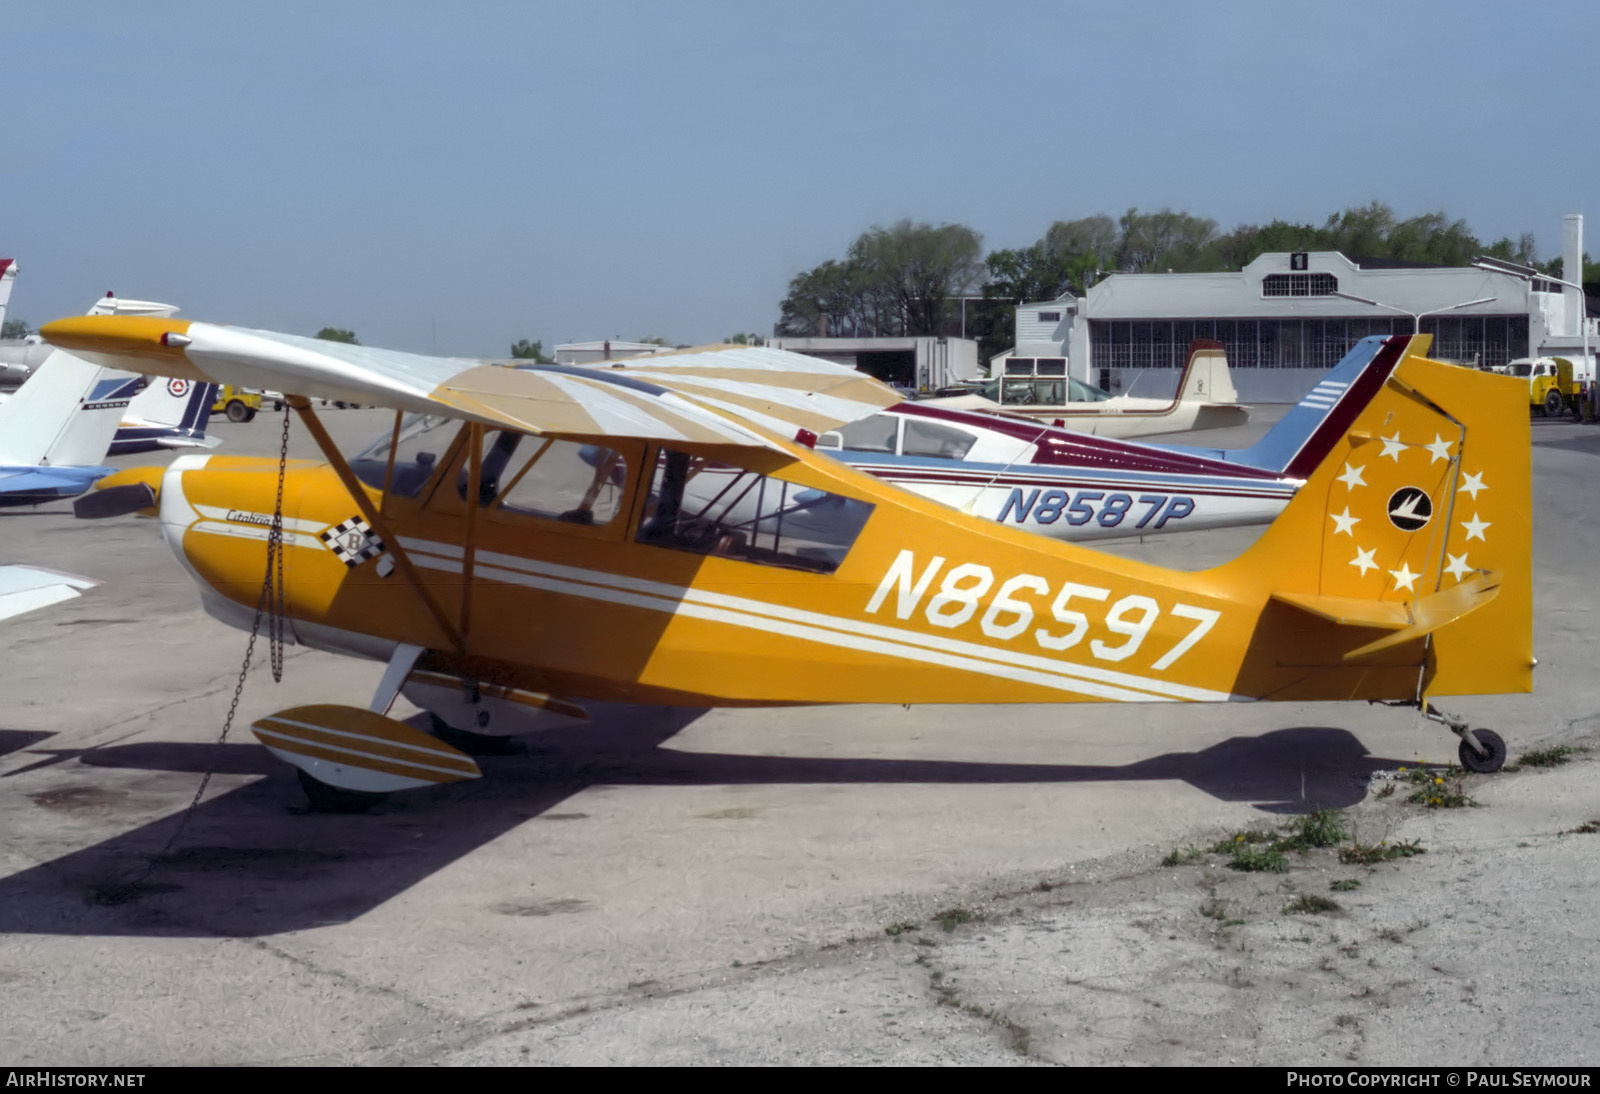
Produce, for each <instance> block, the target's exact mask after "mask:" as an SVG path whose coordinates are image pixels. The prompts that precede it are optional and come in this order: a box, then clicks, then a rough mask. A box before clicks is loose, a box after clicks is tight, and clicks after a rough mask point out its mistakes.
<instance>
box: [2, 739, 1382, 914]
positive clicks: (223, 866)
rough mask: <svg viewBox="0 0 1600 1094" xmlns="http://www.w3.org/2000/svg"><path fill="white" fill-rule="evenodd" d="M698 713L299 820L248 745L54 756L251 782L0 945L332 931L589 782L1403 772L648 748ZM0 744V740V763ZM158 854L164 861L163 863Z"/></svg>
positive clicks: (1288, 795) (1279, 785)
mask: <svg viewBox="0 0 1600 1094" xmlns="http://www.w3.org/2000/svg"><path fill="white" fill-rule="evenodd" d="M702 713H703V712H702V711H698V710H692V711H686V710H672V709H668V708H631V709H630V708H617V712H613V713H611V714H609V715H608V714H606V713H603V712H599V711H597V712H596V714H597V718H596V721H595V723H593V724H592V725H591V726H589V727H587V728H583V729H574V730H567V731H562V732H558V733H549V734H543V735H540V736H538V737H535V738H533V739H532V744H531V747H530V748H529V750H528V751H527V752H526V753H522V754H514V755H509V756H494V757H486V758H483V759H482V761H481V763H482V766H483V768H484V771H485V775H486V777H485V778H484V779H482V780H474V781H471V782H465V783H457V784H453V785H451V786H445V787H438V788H435V789H432V790H427V791H416V792H411V793H408V794H402V795H396V796H395V797H394V798H392V799H391V800H390V801H388V802H386V803H385V804H383V805H381V806H379V807H378V808H377V809H376V810H374V811H373V812H372V813H369V814H364V815H344V816H341V815H329V814H317V813H307V812H304V811H303V806H302V803H303V801H304V798H303V796H302V795H301V793H300V790H299V788H298V786H297V785H296V784H295V778H294V775H293V772H292V771H291V770H290V769H289V768H288V767H286V766H285V765H283V764H281V763H279V762H277V761H276V760H274V759H273V758H272V757H271V756H270V755H269V754H268V753H267V751H266V750H265V749H263V748H261V747H260V746H258V745H255V744H163V743H143V744H128V745H117V746H111V747H107V748H102V749H95V750H92V751H89V752H83V753H68V752H61V753H56V754H55V755H56V757H57V758H58V760H60V759H70V758H74V757H75V758H76V759H77V760H78V761H79V762H80V763H82V764H84V765H86V766H90V767H122V768H131V769H136V770H150V771H176V772H192V773H195V774H203V773H205V772H207V771H210V772H215V773H219V774H223V773H226V774H231V775H234V776H238V775H251V774H261V775H264V776H266V777H265V778H262V779H259V780H257V781H255V782H252V783H250V784H248V785H246V786H243V787H239V788H237V789H234V790H231V791H228V792H226V793H222V794H218V795H217V796H215V797H213V798H209V799H208V800H206V801H205V802H204V803H202V804H201V805H200V806H198V807H197V808H196V809H195V811H194V813H193V814H192V815H191V816H190V817H189V819H188V821H187V822H186V823H185V821H184V819H183V817H184V814H182V813H178V814H173V815H171V816H168V817H164V818H162V819H161V820H158V821H154V822H152V823H149V824H146V825H144V826H142V827H139V828H136V829H133V830H131V831H128V832H125V833H123V834H121V835H118V836H114V837H112V838H110V839H108V840H105V841H104V842H102V843H99V844H96V845H94V846H91V847H88V848H85V849H83V850H80V851H76V852H73V853H72V854H69V855H66V856H63V857H62V858H59V859H56V860H54V861H51V862H48V863H45V864H42V865H40V866H37V867H33V868H31V869H27V870H24V871H21V872H19V873H17V874H13V875H11V876H10V877H7V878H4V879H0V933H29V934H56V935H59V934H65V935H136V936H171V937H203V936H224V937H249V936H259V935H269V934H276V933H281V932H284V931H296V930H305V929H308V928H313V927H322V926H330V925H334V924H340V923H346V922H349V921H351V920H353V919H355V918H357V917H359V916H361V915H363V914H365V913H366V912H368V911H370V910H372V909H373V908H375V907H377V906H378V905H380V904H382V903H384V902H385V901H388V900H390V899H391V898H393V897H395V896H397V895H398V894H400V893H402V892H404V891H405V890H406V889H408V888H410V887H411V886H413V885H415V884H417V883H419V882H420V881H422V880H423V879H425V878H427V877H428V876H430V875H431V874H433V873H435V872H436V871H438V870H440V869H443V868H444V867H446V866H448V865H449V864H450V863H452V862H455V861H456V860H458V859H460V858H463V857H465V856H466V855H469V854H471V853H472V852H473V851H474V850H476V849H477V848H479V847H481V846H483V845H484V844H486V843H488V842H490V841H491V840H494V839H496V838H498V837H499V836H501V835H503V834H505V833H506V832H508V831H510V830H511V829H513V828H515V827H517V826H518V825H520V824H522V823H524V822H526V821H530V820H533V819H535V818H538V817H540V816H543V815H546V814H552V813H554V811H555V809H556V807H557V806H559V805H560V804H561V803H562V802H564V801H566V800H568V799H569V798H571V797H573V796H574V795H576V794H579V793H581V792H582V791H584V790H586V789H589V788H590V787H594V786H600V785H604V786H702V785H706V786H711V785H763V784H803V783H816V784H856V785H862V786H870V785H872V784H890V783H900V784H905V783H926V784H930V785H989V784H1024V783H1028V784H1050V783H1059V784H1072V783H1095V782H1127V781H1156V780H1177V781H1182V782H1187V783H1189V784H1190V785H1191V786H1194V787H1197V788H1198V789H1200V790H1202V791H1204V792H1205V793H1207V794H1210V795H1212V796H1214V797H1216V798H1219V799H1221V800H1224V801H1239V802H1251V803H1254V804H1255V805H1256V806H1257V807H1258V808H1260V809H1262V810H1265V811H1267V812H1273V813H1299V812H1307V811H1309V810H1311V809H1315V808H1325V807H1341V806H1347V805H1351V804H1353V803H1355V802H1356V801H1359V800H1360V799H1361V797H1362V796H1363V795H1364V793H1365V788H1366V781H1367V778H1368V777H1369V776H1370V774H1371V773H1372V772H1373V771H1375V770H1378V769H1381V768H1386V767H1393V766H1396V765H1398V764H1399V763H1401V762H1404V761H1398V760H1385V759H1380V758H1376V757H1373V756H1370V755H1368V753H1367V751H1366V749H1365V748H1364V747H1363V746H1362V745H1361V743H1360V742H1359V741H1358V740H1357V739H1356V737H1355V736H1354V735H1353V734H1351V733H1350V732H1349V731H1347V730H1344V729H1336V728H1331V727H1298V728H1292V729H1281V730H1276V731H1273V732H1271V733H1267V734H1264V735H1262V736H1258V737H1247V738H1234V739H1230V740H1227V741H1223V742H1221V743H1220V744H1216V745H1213V746H1211V747H1210V748H1206V749H1203V750H1201V751H1199V752H1171V753H1166V754H1164V755H1160V756H1153V757H1150V758H1148V759H1144V760H1140V761H1138V762H1135V763H1130V764H1124V765H1108V766H1095V765H1084V764H1038V763H1017V764H1011V763H974V762H967V761H951V760H909V759H861V758H848V757H846V758H821V757H770V756H752V755H740V754H730V753H700V752H684V751H678V750H674V749H669V748H664V747H662V746H663V744H664V743H665V742H666V741H667V740H668V739H670V738H671V737H672V736H673V735H674V734H676V733H677V732H679V731H680V730H681V729H683V728H684V727H685V726H687V725H688V724H689V723H690V722H692V721H693V720H694V719H695V718H697V717H699V716H700V715H701V714H702ZM8 732H9V731H8ZM5 744H6V741H5V739H3V738H0V749H3V748H4V747H5ZM1063 744H1064V748H1065V747H1067V746H1068V742H1064V743H1063ZM13 747H15V745H14V744H13ZM24 747H25V746H24ZM30 766H33V767H36V766H38V765H30ZM14 773H15V772H14ZM54 793H55V794H56V797H57V799H58V800H61V801H71V800H73V798H72V795H71V794H70V793H63V792H62V791H60V790H58V791H56V792H54ZM41 796H42V795H41ZM37 800H38V799H37V798H36V801H37ZM551 819H561V818H560V816H559V815H556V816H552V817H551ZM180 826H182V829H181V831H180ZM175 834H176V835H177V837H178V838H177V839H176V840H174V839H173V837H174V835H175ZM169 842H172V844H173V846H172V849H171V850H170V851H166V852H164V853H163V849H164V848H166V847H167V845H168V843H169Z"/></svg>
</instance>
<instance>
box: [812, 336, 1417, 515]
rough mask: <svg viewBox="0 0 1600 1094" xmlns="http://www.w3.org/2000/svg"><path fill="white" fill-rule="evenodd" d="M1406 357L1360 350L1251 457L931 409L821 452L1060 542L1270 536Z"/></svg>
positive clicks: (1399, 342)
mask: <svg viewBox="0 0 1600 1094" xmlns="http://www.w3.org/2000/svg"><path fill="white" fill-rule="evenodd" d="M1406 343H1407V339H1405V338H1396V339H1388V338H1384V337H1381V336H1374V337H1371V338H1365V339H1362V340H1361V341H1360V342H1359V343H1357V344H1356V346H1355V347H1354V348H1353V349H1352V350H1351V351H1350V352H1349V353H1348V354H1346V355H1345V357H1344V359H1343V360H1342V361H1340V362H1339V364H1338V365H1336V366H1334V368H1333V369H1332V370H1331V371H1330V372H1329V373H1328V375H1327V376H1325V377H1324V378H1323V379H1322V380H1321V381H1320V382H1319V383H1318V384H1317V385H1316V387H1314V388H1313V389H1312V390H1311V392H1310V393H1309V394H1307V395H1306V396H1305V398H1303V399H1301V400H1300V402H1299V403H1298V404H1296V405H1295V406H1294V407H1293V408H1292V409H1290V411H1289V412H1288V413H1287V414H1285V415H1284V416H1283V418H1282V419H1281V420H1280V421H1278V423H1277V424H1276V425H1274V426H1273V427H1272V429H1271V430H1269V431H1268V432H1267V434H1266V435H1265V436H1263V437H1262V438H1261V440H1259V441H1257V442H1256V443H1255V444H1254V445H1252V446H1251V447H1249V448H1244V449H1238V450H1224V449H1214V448H1194V447H1188V446H1179V445H1156V444H1148V443H1139V442H1135V441H1124V440H1117V439H1114V438H1110V437H1102V436H1094V435H1091V434H1087V433H1080V432H1076V431H1073V430H1070V429H1064V428H1060V427H1056V426H1053V425H1048V424H1045V423H1040V422H1034V421H1028V420H1026V419H1021V418H1012V417H1008V416H1004V415H998V414H984V413H978V412H974V411H962V410H950V409H946V408H944V407H941V406H937V405H929V404H926V403H901V404H899V405H898V406H894V407H891V408H889V409H888V410H886V411H883V412H880V413H878V414H874V415H872V416H871V417H869V418H863V419H862V420H860V421H857V422H852V423H851V424H850V425H848V426H845V427H844V428H843V429H841V430H838V431H836V432H830V433H824V434H822V435H821V436H820V437H819V438H818V440H817V445H816V447H817V449H818V451H822V452H828V453H830V454H832V455H835V456H837V457H838V458H839V459H841V460H844V461H845V462H846V463H849V464H851V465H852V466H854V467H858V468H860V469H861V470H863V471H867V472H870V473H871V474H873V475H876V476H878V477H879V478H881V479H885V480H887V481H889V482H893V483H894V484H895V485H897V486H901V487H903V488H905V489H907V490H910V491H912V492H913V493H916V494H921V495H922V496H924V497H927V498H931V499H932V500H934V501H939V502H943V503H944V504H946V505H950V506H953V507H955V508H957V509H963V510H965V511H967V512H971V513H976V514H977V515H979V516H984V517H988V518H989V519H991V520H994V521H998V522H999V523H1001V524H1014V525H1018V526H1020V527H1023V528H1026V529H1028V530H1029V531H1032V532H1039V533H1041V534H1043V535H1048V536H1055V537H1057V538H1059V539H1070V540H1091V539H1112V538H1116V537H1121V536H1144V535H1151V534H1156V533H1161V532H1175V531H1191V530H1195V529H1202V528H1223V527H1232V526H1237V525H1247V524H1266V523H1269V522H1271V521H1272V520H1273V518H1275V517H1276V516H1277V515H1278V514H1279V513H1280V512H1282V511H1283V508H1284V506H1285V505H1287V504H1288V503H1289V499H1290V498H1292V497H1294V495H1295V491H1297V490H1298V489H1299V488H1300V486H1301V484H1302V483H1303V482H1304V481H1305V479H1306V477H1307V476H1308V475H1309V474H1310V473H1311V470H1312V469H1313V468H1315V467H1316V466H1317V465H1318V463H1320V462H1321V460H1322V459H1323V457H1324V456H1326V455H1327V453H1328V451H1329V450H1330V448H1331V447H1332V446H1333V445H1334V443H1336V442H1337V440H1338V439H1339V438H1340V437H1342V436H1343V435H1344V432H1345V430H1346V429H1348V428H1349V425H1350V423H1351V422H1352V421H1354V420H1355V417H1356V415H1357V414H1358V413H1359V412H1360V410H1361V408H1362V407H1363V406H1365V405H1366V404H1367V403H1368V402H1369V401H1370V400H1371V399H1372V397H1373V396H1374V395H1376V394H1377V392H1378V391H1379V389H1381V388H1382V387H1383V384H1384V382H1385V381H1386V380H1387V379H1388V378H1389V374H1390V373H1391V372H1393V371H1394V368H1395V366H1396V365H1397V364H1399V361H1400V357H1401V355H1402V354H1403V353H1404V352H1405V347H1406ZM1192 352H1194V351H1193V350H1191V353H1192Z"/></svg>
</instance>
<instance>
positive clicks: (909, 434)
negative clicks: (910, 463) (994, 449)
mask: <svg viewBox="0 0 1600 1094" xmlns="http://www.w3.org/2000/svg"><path fill="white" fill-rule="evenodd" d="M977 442H978V438H977V437H976V436H974V435H973V434H971V433H968V432H966V431H965V430H961V429H956V428H955V427H954V426H948V425H943V424H942V423H939V422H925V421H922V420H921V419H919V418H907V419H906V435H905V447H904V448H903V449H902V454H903V455H907V456H940V457H943V458H944V459H947V460H959V459H963V458H965V457H966V454H967V450H968V449H969V448H971V447H972V446H973V445H974V444H976V443H977Z"/></svg>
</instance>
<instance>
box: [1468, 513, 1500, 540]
mask: <svg viewBox="0 0 1600 1094" xmlns="http://www.w3.org/2000/svg"><path fill="white" fill-rule="evenodd" d="M1492 526H1493V522H1491V521H1487V520H1479V519H1478V514H1476V513H1474V514H1472V519H1471V520H1464V521H1462V522H1461V527H1463V528H1465V529H1466V530H1467V540H1468V541H1469V542H1470V541H1472V540H1475V539H1477V540H1483V542H1484V543H1488V542H1489V541H1488V540H1486V539H1483V530H1484V529H1485V528H1489V527H1492Z"/></svg>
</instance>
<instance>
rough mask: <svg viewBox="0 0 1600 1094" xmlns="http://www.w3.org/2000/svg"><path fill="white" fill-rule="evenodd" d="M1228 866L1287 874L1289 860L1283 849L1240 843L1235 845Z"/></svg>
mask: <svg viewBox="0 0 1600 1094" xmlns="http://www.w3.org/2000/svg"><path fill="white" fill-rule="evenodd" d="M1228 867H1229V868H1230V869H1233V870H1244V871H1247V872H1249V873H1269V874H1287V873H1288V872H1289V860H1288V859H1287V858H1285V857H1284V855H1283V852H1282V851H1275V850H1273V849H1272V848H1270V847H1264V848H1263V847H1256V846H1253V845H1252V844H1248V843H1240V844H1236V845H1235V846H1234V848H1233V855H1232V857H1231V858H1229V859H1228Z"/></svg>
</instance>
